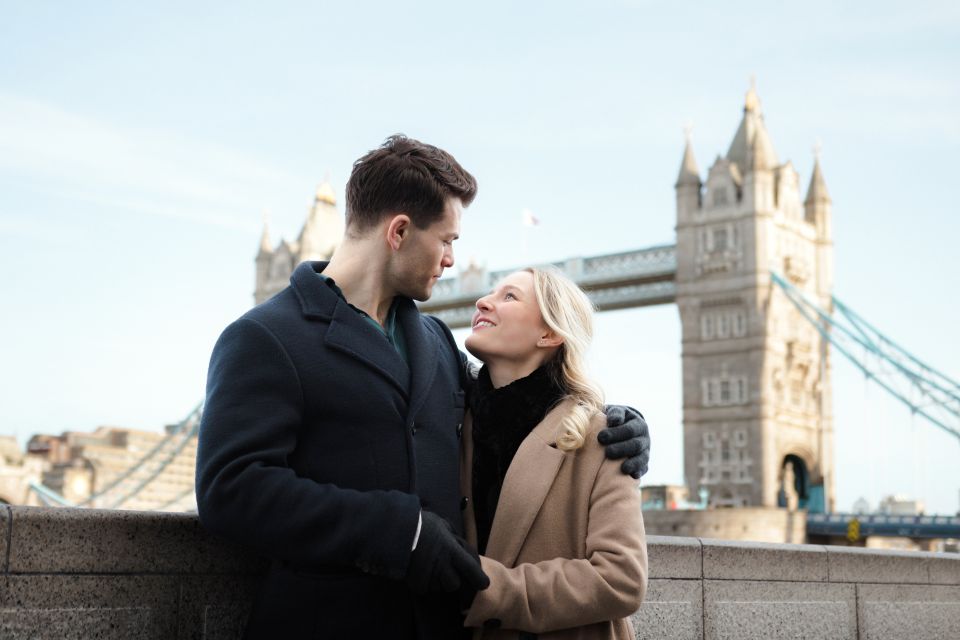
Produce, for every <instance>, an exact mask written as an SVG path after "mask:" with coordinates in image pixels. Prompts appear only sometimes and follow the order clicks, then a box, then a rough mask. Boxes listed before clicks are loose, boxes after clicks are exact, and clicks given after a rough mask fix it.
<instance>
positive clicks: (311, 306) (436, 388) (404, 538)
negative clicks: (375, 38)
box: [197, 136, 649, 638]
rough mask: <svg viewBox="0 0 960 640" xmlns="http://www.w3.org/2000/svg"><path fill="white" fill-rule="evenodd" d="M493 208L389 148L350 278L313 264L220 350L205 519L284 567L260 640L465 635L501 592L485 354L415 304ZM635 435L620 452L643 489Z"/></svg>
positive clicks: (349, 256)
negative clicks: (479, 394) (473, 390)
mask: <svg viewBox="0 0 960 640" xmlns="http://www.w3.org/2000/svg"><path fill="white" fill-rule="evenodd" d="M475 194H476V181H475V180H474V179H473V176H471V175H470V174H469V173H467V172H466V171H465V170H464V169H463V168H462V167H461V166H460V165H459V164H458V163H457V161H456V160H454V158H453V157H452V156H450V154H448V153H446V152H445V151H442V150H440V149H437V148H436V147H433V146H430V145H426V144H423V143H420V142H418V141H416V140H412V139H409V138H406V137H404V136H394V137H391V138H389V139H388V140H387V141H386V142H385V143H384V145H383V146H381V147H380V148H379V149H375V150H374V151H371V152H370V153H368V154H367V155H366V156H364V157H363V158H361V159H360V160H358V161H357V162H356V163H355V164H354V168H353V172H352V174H351V176H350V180H349V182H348V184H347V211H346V231H345V235H344V238H343V241H342V243H341V245H340V247H339V248H338V249H337V251H336V253H335V255H334V256H333V258H332V259H331V260H330V262H329V263H322V262H316V263H304V264H301V265H300V266H299V267H297V269H296V270H295V272H294V274H293V276H292V277H291V279H290V286H289V287H288V288H287V289H285V290H284V291H282V292H280V293H279V294H277V295H276V296H275V297H273V298H271V299H270V300H268V301H266V302H265V303H263V304H262V305H260V306H258V307H256V308H254V309H252V310H251V311H249V312H247V313H246V314H244V315H243V316H242V317H241V318H240V319H238V320H237V321H235V322H234V323H233V324H231V325H230V326H229V327H227V329H226V330H225V331H224V332H223V334H222V335H221V337H220V339H219V341H218V342H217V345H216V346H215V347H214V351H213V355H212V356H211V360H210V369H209V373H208V379H207V399H206V405H205V407H204V414H203V422H202V425H201V429H200V443H199V448H198V452H197V506H198V510H199V513H200V519H201V521H202V523H203V525H204V526H205V527H206V528H207V529H208V530H210V531H212V532H213V533H216V534H218V535H221V536H223V537H226V538H229V539H231V540H234V541H236V542H239V543H241V544H243V545H246V546H248V547H251V548H253V549H255V550H257V551H259V552H260V553H262V554H263V555H265V556H267V557H269V558H270V559H271V560H272V561H273V562H272V565H271V567H270V569H269V571H268V573H267V575H266V577H265V579H264V584H263V585H262V588H261V592H260V594H259V596H258V598H257V601H256V603H255V605H254V610H253V612H252V614H251V618H250V621H249V624H248V627H247V637H248V638H261V637H262V638H267V637H270V638H274V637H284V638H312V637H323V638H341V637H343V638H347V637H351V638H368V637H369V638H387V637H389V638H454V637H457V636H458V635H459V634H461V633H462V618H461V616H460V613H459V611H460V608H461V607H460V601H461V599H462V598H466V599H469V597H470V594H471V593H475V592H476V591H477V590H479V589H482V588H484V587H485V586H486V585H487V584H488V580H487V578H486V576H485V575H484V574H483V572H482V570H481V569H480V564H479V561H478V559H477V556H476V553H475V552H474V551H473V550H472V549H469V548H468V547H467V545H466V543H465V542H464V541H463V539H462V535H461V534H462V521H461V510H462V509H465V508H467V505H466V503H465V500H464V499H463V498H462V496H460V494H459V490H458V487H459V479H458V476H459V468H458V455H457V453H458V449H459V438H460V435H461V423H462V420H463V415H464V405H465V403H464V390H463V386H464V377H463V376H464V375H465V371H466V370H467V367H466V360H465V356H463V355H462V354H460V353H459V352H458V350H457V348H456V344H455V343H454V341H453V337H452V335H451V334H450V330H449V329H448V328H447V327H446V326H445V325H443V323H441V322H440V321H439V320H436V319H435V318H432V317H429V316H424V315H421V314H420V313H419V312H418V310H417V308H416V306H415V305H414V302H413V301H414V300H426V299H427V298H429V296H430V293H431V291H432V289H433V285H434V284H435V283H436V281H437V280H438V279H439V278H440V276H441V274H442V273H443V270H444V269H445V268H447V267H451V266H453V263H454V257H453V248H452V246H453V242H454V241H455V240H456V239H457V238H458V237H459V232H460V215H461V213H462V210H463V207H465V206H468V205H469V204H470V203H471V202H472V200H473V198H474V196H475ZM623 417H624V411H623V408H619V413H618V414H617V416H616V420H615V421H622V419H623ZM628 417H629V416H628ZM631 426H632V431H631V427H619V428H618V429H619V430H620V431H619V432H618V431H616V430H613V429H607V430H605V431H606V432H607V433H606V434H605V435H606V437H607V439H610V440H614V439H617V440H626V442H622V443H620V444H619V445H615V446H619V447H621V449H622V448H623V447H626V449H627V451H626V453H629V454H630V455H633V454H639V455H634V458H633V459H631V460H629V461H628V463H625V464H626V465H627V466H625V469H626V468H627V467H629V465H633V468H632V471H634V472H635V473H636V474H639V473H641V472H642V470H645V467H646V460H647V458H648V455H649V454H648V453H647V451H646V450H643V451H641V449H645V448H646V447H647V446H648V445H647V443H648V442H649V440H648V438H647V434H646V426H645V425H644V424H643V422H642V417H641V418H636V419H634V420H633V423H632V425H631ZM624 429H626V430H627V431H628V433H627V434H626V435H624V434H623V430H624ZM630 436H634V437H633V438H632V439H627V438H629V437H630ZM631 448H632V449H633V450H632V451H631V450H630V449H631ZM614 453H617V452H614ZM620 453H623V451H621V452H620ZM619 457H623V456H622V455H621V456H619ZM640 467H643V469H642V470H641V469H640Z"/></svg>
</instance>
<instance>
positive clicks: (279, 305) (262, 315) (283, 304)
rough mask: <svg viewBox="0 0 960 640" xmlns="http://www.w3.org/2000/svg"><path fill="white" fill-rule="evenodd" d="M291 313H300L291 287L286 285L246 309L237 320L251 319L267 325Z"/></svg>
mask: <svg viewBox="0 0 960 640" xmlns="http://www.w3.org/2000/svg"><path fill="white" fill-rule="evenodd" d="M293 314H296V315H298V316H299V315H302V314H301V311H300V304H299V302H298V301H297V296H296V294H295V293H294V291H293V288H292V287H290V286H287V287H285V288H284V289H282V290H281V291H280V292H279V293H277V294H276V295H274V296H272V297H270V298H268V299H267V300H264V301H263V302H261V303H260V304H258V305H257V306H255V307H253V308H252V309H250V310H248V311H247V312H246V313H244V314H243V315H242V316H240V317H239V318H238V320H253V321H254V322H258V323H260V324H266V325H269V324H272V323H273V322H275V321H277V320H281V319H283V318H287V317H290V316H291V315H293Z"/></svg>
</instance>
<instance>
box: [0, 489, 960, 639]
mask: <svg viewBox="0 0 960 640" xmlns="http://www.w3.org/2000/svg"><path fill="white" fill-rule="evenodd" d="M647 543H648V544H647V546H648V552H649V557H650V576H649V578H650V580H649V587H648V590H647V594H646V599H645V601H644V604H643V606H642V607H641V608H640V610H639V611H637V612H636V613H635V614H634V615H633V621H634V626H635V628H636V632H637V636H636V637H637V638H690V639H692V640H706V639H707V638H773V637H817V638H821V637H823V638H826V637H830V638H850V639H851V640H852V639H856V638H899V637H904V638H910V639H911V640H916V639H923V638H930V639H939V638H946V637H954V635H951V634H953V633H954V632H955V631H956V629H960V554H943V553H928V552H905V551H886V550H872V549H862V548H850V547H831V546H823V545H804V544H772V543H762V542H733V541H728V540H713V539H708V538H684V537H670V536H649V537H648V538H647ZM0 563H2V564H0V637H2V638H4V639H6V638H12V639H18V638H87V637H99V638H106V639H114V638H117V639H119V638H131V637H137V638H157V639H161V638H162V639H166V638H227V639H233V638H240V637H241V635H242V633H243V626H244V624H245V620H246V618H247V615H248V613H249V610H250V606H251V603H252V602H253V598H254V594H255V593H256V589H257V583H258V575H259V574H261V573H262V572H263V571H264V570H265V568H266V566H267V562H266V561H265V560H263V559H261V558H259V557H257V555H256V554H254V553H252V552H251V551H249V550H247V549H243V548H241V547H238V546H236V545H233V544H230V543H227V542H225V541H223V540H220V539H217V538H215V537H213V536H211V535H209V534H207V533H206V532H205V531H204V530H203V528H202V527H201V526H200V523H199V520H198V518H197V516H196V515H195V514H177V513H155V512H134V511H105V510H94V509H89V510H88V509H57V508H41V507H19V506H4V507H3V508H0Z"/></svg>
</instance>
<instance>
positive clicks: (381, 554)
mask: <svg viewBox="0 0 960 640" xmlns="http://www.w3.org/2000/svg"><path fill="white" fill-rule="evenodd" d="M325 266H326V263H322V262H315V263H304V264H301V265H300V266H299V267H298V268H297V269H296V271H295V272H294V274H293V276H292V277H291V279H290V283H291V284H290V286H289V287H287V288H286V289H284V290H283V291H282V292H280V293H279V294H278V295H276V296H275V297H274V298H272V299H270V300H268V301H267V302H265V303H264V304H262V305H260V306H258V307H256V308H254V309H252V310H250V311H249V312H247V313H246V314H244V315H243V316H242V317H241V318H240V319H238V320H237V321H235V322H234V323H233V324H231V325H230V326H229V327H227V328H226V330H224V332H223V334H222V335H221V336H220V339H219V341H218V342H217V344H216V346H215V347H214V350H213V356H212V357H211V360H210V369H209V373H208V379H207V397H206V405H205V406H204V412H203V421H202V424H201V428H200V443H199V448H198V451H197V507H198V510H199V513H200V520H201V522H202V523H203V526H204V527H206V528H207V529H208V530H209V531H211V532H213V533H215V534H217V535H220V536H222V537H224V538H227V539H230V540H233V541H235V542H238V543H240V544H242V545H245V546H247V547H251V548H253V549H255V550H256V551H258V552H259V553H261V554H263V555H264V556H267V557H268V558H271V559H272V560H273V563H272V565H271V568H270V569H269V571H268V573H267V575H266V576H265V578H264V582H263V584H262V586H261V589H260V593H259V596H258V598H257V600H256V603H255V605H254V610H253V612H252V614H251V618H250V621H249V624H248V627H247V636H246V637H248V638H280V637H283V638H314V637H317V638H348V637H349V638H367V637H369V638H414V637H421V638H453V637H456V636H457V635H458V634H459V633H460V632H461V629H462V627H461V625H462V619H461V617H460V615H459V613H458V612H459V605H458V603H457V601H456V599H455V597H446V596H440V595H429V596H425V597H422V598H418V597H415V596H414V595H413V594H411V593H410V591H409V590H408V589H407V588H406V586H405V585H404V583H403V582H402V577H403V576H404V573H405V571H406V567H407V563H408V561H409V557H410V553H411V546H412V543H413V538H414V534H415V531H416V528H417V521H418V515H419V512H420V509H421V507H422V508H423V509H426V510H429V511H433V512H435V513H437V514H439V515H440V516H442V517H444V518H445V519H447V520H448V521H449V522H450V523H451V524H452V525H453V527H454V529H455V530H456V531H457V532H458V533H462V518H461V496H460V492H459V456H458V449H459V441H458V438H459V437H460V430H461V424H462V422H463V415H464V395H463V391H462V388H461V372H462V360H461V356H460V354H459V352H458V350H457V349H456V345H455V343H454V342H453V338H452V336H451V335H450V331H449V329H447V328H446V326H444V325H443V324H442V323H441V322H440V321H438V320H436V319H435V318H431V317H429V316H425V315H421V314H420V313H419V311H418V310H417V309H416V306H415V305H414V303H413V302H412V301H411V300H409V299H403V300H402V301H401V302H400V303H399V305H398V309H397V322H398V323H400V325H401V327H402V329H403V334H404V336H405V339H406V344H407V351H408V354H409V361H410V362H409V366H408V365H407V364H405V363H404V361H403V359H402V358H401V357H400V355H399V354H398V353H397V351H396V349H394V347H393V346H392V345H391V344H390V343H389V341H388V340H387V338H386V336H385V335H384V334H383V332H381V331H379V330H378V329H377V328H376V327H374V326H372V325H371V323H370V321H369V320H367V319H365V318H363V317H361V316H360V314H358V313H357V312H356V311H355V310H354V309H352V308H351V307H350V306H349V305H348V304H347V303H346V302H345V301H344V300H343V298H341V297H340V296H338V295H337V294H336V293H335V292H334V291H333V290H332V289H331V288H330V286H328V285H327V284H326V283H325V282H324V281H323V279H322V278H320V277H319V276H317V272H320V271H322V270H323V269H324V268H325ZM414 629H416V633H415V632H414Z"/></svg>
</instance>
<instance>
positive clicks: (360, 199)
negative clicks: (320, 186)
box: [346, 134, 477, 231]
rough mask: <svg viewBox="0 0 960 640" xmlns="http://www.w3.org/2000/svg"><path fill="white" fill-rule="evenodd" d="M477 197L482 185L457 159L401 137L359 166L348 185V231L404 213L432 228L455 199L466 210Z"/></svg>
mask: <svg viewBox="0 0 960 640" xmlns="http://www.w3.org/2000/svg"><path fill="white" fill-rule="evenodd" d="M476 195H477V181H476V180H475V179H474V177H473V176H472V175H470V174H469V173H468V172H467V171H466V170H465V169H464V168H463V167H461V166H460V164H459V163H458V162H457V161H456V160H455V159H454V158H453V156H452V155H450V154H449V153H447V152H446V151H444V150H443V149H438V148H437V147H434V146H433V145H429V144H424V143H422V142H420V141H419V140H414V139H413V138H408V137H407V136H405V135H403V134H396V135H393V136H390V137H389V138H387V139H386V141H385V142H384V143H383V144H382V145H380V147H378V148H376V149H374V150H373V151H370V152H369V153H367V154H366V155H365V156H363V157H362V158H360V159H359V160H357V161H356V162H354V163H353V171H352V172H351V173H350V180H349V181H348V182H347V216H346V218H347V230H348V231H350V230H353V231H364V230H366V229H369V228H370V227H373V226H375V225H376V224H377V223H378V222H380V220H381V218H383V216H385V215H387V214H390V213H399V212H403V213H406V214H407V215H408V216H410V219H411V221H412V222H413V224H414V225H415V226H416V227H417V228H419V229H426V228H427V227H429V226H430V225H431V224H433V223H434V222H436V221H437V220H439V219H440V218H442V217H443V208H444V205H445V204H446V202H447V200H448V199H449V198H452V197H457V198H460V201H461V202H462V203H463V206H465V207H466V206H468V205H469V204H470V203H471V202H473V198H474V197H475V196H476Z"/></svg>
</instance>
